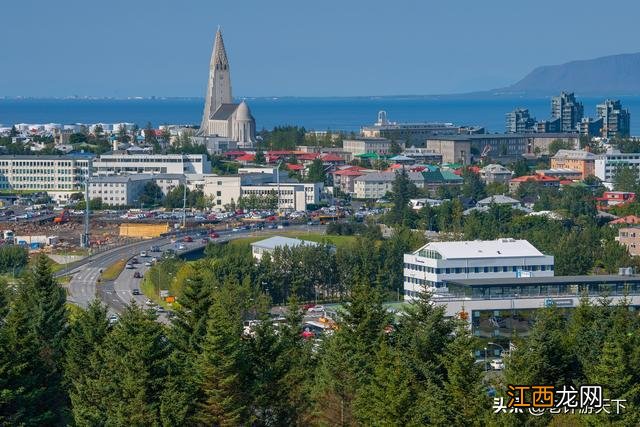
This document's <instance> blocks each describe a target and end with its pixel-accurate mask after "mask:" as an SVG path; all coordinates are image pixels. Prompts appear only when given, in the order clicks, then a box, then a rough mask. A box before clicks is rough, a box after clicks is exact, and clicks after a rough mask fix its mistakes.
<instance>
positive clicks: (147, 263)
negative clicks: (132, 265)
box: [144, 261, 153, 267]
mask: <svg viewBox="0 0 640 427" xmlns="http://www.w3.org/2000/svg"><path fill="white" fill-rule="evenodd" d="M152 265H153V264H151V262H149V261H146V262H145V263H144V266H145V267H151V266H152Z"/></svg>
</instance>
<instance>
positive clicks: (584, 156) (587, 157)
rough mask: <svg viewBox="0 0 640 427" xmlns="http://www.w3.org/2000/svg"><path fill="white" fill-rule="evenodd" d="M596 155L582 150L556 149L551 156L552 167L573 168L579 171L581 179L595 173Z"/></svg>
mask: <svg viewBox="0 0 640 427" xmlns="http://www.w3.org/2000/svg"><path fill="white" fill-rule="evenodd" d="M595 167H596V155H595V154H593V153H590V152H588V151H583V150H558V152H557V153H556V154H555V155H554V156H553V157H551V168H552V169H573V170H577V171H579V172H580V173H581V177H582V179H585V178H586V177H588V176H591V175H595Z"/></svg>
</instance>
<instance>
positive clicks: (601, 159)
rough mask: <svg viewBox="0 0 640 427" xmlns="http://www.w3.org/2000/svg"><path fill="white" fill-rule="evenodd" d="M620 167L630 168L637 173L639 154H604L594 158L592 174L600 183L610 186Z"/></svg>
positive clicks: (639, 163)
mask: <svg viewBox="0 0 640 427" xmlns="http://www.w3.org/2000/svg"><path fill="white" fill-rule="evenodd" d="M620 167H631V168H633V169H635V170H636V171H638V172H639V175H638V176H639V177H640V153H606V154H599V155H597V156H596V160H595V167H594V171H595V172H594V173H595V175H596V176H597V177H598V178H600V180H601V181H603V182H605V183H608V184H612V183H613V179H614V177H615V175H616V171H617V170H618V168H620Z"/></svg>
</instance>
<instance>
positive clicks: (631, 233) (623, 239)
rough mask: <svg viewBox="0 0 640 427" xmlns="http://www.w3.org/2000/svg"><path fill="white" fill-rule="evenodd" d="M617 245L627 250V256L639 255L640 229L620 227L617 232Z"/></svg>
mask: <svg viewBox="0 0 640 427" xmlns="http://www.w3.org/2000/svg"><path fill="white" fill-rule="evenodd" d="M616 240H617V241H618V243H620V244H621V245H623V246H624V247H626V248H627V249H628V250H629V254H631V255H633V256H638V255H640V228H639V227H622V228H620V229H619V230H618V237H616Z"/></svg>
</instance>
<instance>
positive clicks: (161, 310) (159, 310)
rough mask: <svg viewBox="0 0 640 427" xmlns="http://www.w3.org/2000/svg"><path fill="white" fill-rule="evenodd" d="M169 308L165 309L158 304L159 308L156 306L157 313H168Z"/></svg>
mask: <svg viewBox="0 0 640 427" xmlns="http://www.w3.org/2000/svg"><path fill="white" fill-rule="evenodd" d="M166 312H167V310H165V309H164V308H163V307H160V306H158V308H156V313H166Z"/></svg>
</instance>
